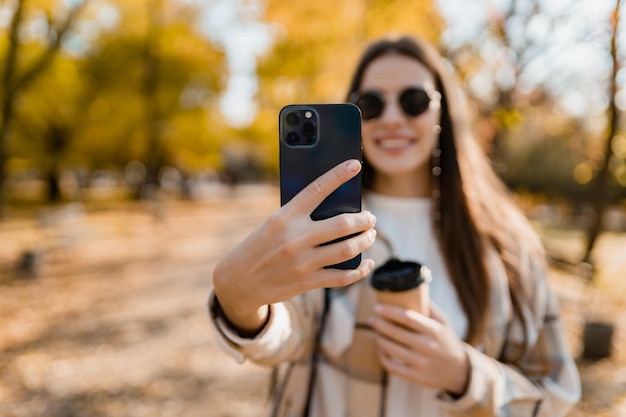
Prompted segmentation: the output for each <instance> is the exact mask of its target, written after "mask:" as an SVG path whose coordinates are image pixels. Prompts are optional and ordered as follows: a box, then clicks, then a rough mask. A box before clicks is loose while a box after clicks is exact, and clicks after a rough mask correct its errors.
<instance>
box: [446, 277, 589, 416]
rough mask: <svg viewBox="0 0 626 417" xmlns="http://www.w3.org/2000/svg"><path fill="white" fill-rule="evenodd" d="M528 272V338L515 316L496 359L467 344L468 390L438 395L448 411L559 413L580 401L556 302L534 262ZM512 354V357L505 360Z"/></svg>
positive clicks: (490, 414) (470, 412)
mask: <svg viewBox="0 0 626 417" xmlns="http://www.w3.org/2000/svg"><path fill="white" fill-rule="evenodd" d="M528 272H530V276H532V277H533V278H534V281H533V282H532V284H531V285H530V288H526V292H527V295H528V296H530V299H531V300H532V302H533V304H534V308H533V311H532V312H531V311H530V310H528V309H526V311H524V315H525V316H526V317H525V322H526V327H527V329H526V330H527V333H526V335H527V338H526V343H525V344H524V343H522V342H520V341H521V340H523V337H521V336H520V334H521V333H523V330H522V328H521V327H520V325H519V321H517V322H515V321H514V325H512V326H511V327H510V329H509V332H508V334H507V336H506V344H505V347H506V350H505V351H504V355H503V356H502V358H500V360H498V359H495V358H492V357H490V356H487V355H486V354H484V353H482V352H481V351H480V350H479V349H476V348H474V347H472V346H470V345H466V346H465V349H466V352H467V355H468V358H469V361H470V365H471V376H470V381H469V385H468V389H467V391H466V392H465V394H464V395H463V396H462V397H461V398H458V399H453V398H451V397H450V396H448V395H446V394H440V396H439V397H440V399H441V400H442V401H443V403H444V407H446V408H448V409H450V411H456V413H460V414H462V415H464V416H481V417H483V416H507V417H508V416H511V417H522V416H523V417H562V416H565V415H566V414H567V413H568V412H569V411H570V410H571V408H572V407H573V406H574V405H575V404H576V403H577V402H578V401H579V400H580V395H581V387H580V377H579V374H578V369H577V367H576V364H575V362H574V360H573V358H572V356H571V354H570V353H569V349H568V345H567V341H566V339H565V331H564V328H563V324H562V322H561V320H560V318H559V305H558V301H557V299H556V297H555V295H554V293H553V292H552V291H551V290H550V288H549V285H548V282H547V278H546V271H545V268H543V269H542V268H541V267H540V266H538V265H535V266H534V268H533V267H531V268H530V270H529V271H528ZM507 353H508V354H507ZM519 353H521V355H519ZM512 357H516V359H515V360H507V359H506V358H512ZM453 415H454V413H453Z"/></svg>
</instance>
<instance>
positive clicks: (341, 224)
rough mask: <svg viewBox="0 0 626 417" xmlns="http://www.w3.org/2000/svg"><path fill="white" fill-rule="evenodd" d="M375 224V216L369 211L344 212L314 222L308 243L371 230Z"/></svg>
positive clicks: (331, 239) (321, 241) (329, 240)
mask: <svg viewBox="0 0 626 417" xmlns="http://www.w3.org/2000/svg"><path fill="white" fill-rule="evenodd" d="M375 225H376V217H375V216H374V215H373V214H371V213H370V212H369V211H362V212H360V213H344V214H340V215H337V216H334V217H331V218H329V219H325V220H318V221H316V222H315V223H314V227H313V228H312V232H313V233H311V235H310V236H309V238H310V239H311V241H310V242H309V243H311V244H314V245H316V246H317V245H319V244H323V243H327V242H332V241H334V240H336V239H339V238H342V237H345V236H351V235H354V234H357V233H360V232H364V231H368V230H372V228H373V227H374V226H375Z"/></svg>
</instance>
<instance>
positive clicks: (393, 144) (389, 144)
mask: <svg viewBox="0 0 626 417" xmlns="http://www.w3.org/2000/svg"><path fill="white" fill-rule="evenodd" d="M410 143H411V141H410V140H408V139H385V140H382V141H380V142H379V146H380V147H381V148H383V149H398V148H403V147H405V146H408V145H409V144H410Z"/></svg>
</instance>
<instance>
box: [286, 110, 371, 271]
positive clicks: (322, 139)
mask: <svg viewBox="0 0 626 417" xmlns="http://www.w3.org/2000/svg"><path fill="white" fill-rule="evenodd" d="M278 130H279V138H280V203H281V205H285V204H286V203H287V202H289V200H291V199H292V198H293V197H294V196H295V195H296V194H298V193H299V192H300V190H302V189H303V188H304V187H306V186H307V185H308V184H310V183H311V182H313V180H315V179H316V178H317V177H319V176H320V175H322V174H323V173H325V172H326V171H328V170H330V169H331V168H333V167H334V166H336V165H338V164H339V163H341V162H344V161H347V160H348V159H358V160H359V161H361V160H362V148H361V111H360V110H359V108H358V107H357V106H355V105H354V104H350V103H339V104H290V105H287V106H285V107H283V108H282V109H281V111H280V114H279V117H278ZM360 211H361V173H359V174H358V175H357V176H356V177H354V178H352V179H351V180H350V181H348V182H346V183H344V184H342V185H341V186H340V187H339V188H338V189H337V190H335V191H334V192H333V193H332V194H331V195H329V196H328V197H327V198H326V199H325V200H324V201H323V202H322V203H321V204H320V205H319V206H318V207H317V208H316V209H315V210H314V211H313V213H311V218H312V219H313V220H322V219H327V218H329V217H333V216H336V215H338V214H341V213H358V212H360ZM348 237H350V236H346V237H343V238H341V239H346V238H348ZM341 239H338V240H341ZM334 242H336V241H333V242H328V243H326V244H330V243H334ZM360 263H361V255H358V256H356V257H355V258H353V259H350V260H348V261H345V262H341V263H339V264H335V265H330V266H329V267H331V268H339V269H355V268H356V267H357V266H358V265H359V264H360Z"/></svg>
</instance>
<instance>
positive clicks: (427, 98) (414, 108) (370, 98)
mask: <svg viewBox="0 0 626 417" xmlns="http://www.w3.org/2000/svg"><path fill="white" fill-rule="evenodd" d="M440 100H441V94H440V93H439V92H438V91H426V90H424V89H423V88H419V87H409V88H405V89H404V90H402V91H401V92H400V94H399V95H398V104H400V107H401V108H402V111H404V113H405V114H406V115H407V116H409V117H417V116H419V115H420V114H422V113H424V112H426V110H428V109H429V108H430V102H431V101H440ZM348 101H349V102H350V103H352V104H356V105H357V106H358V107H359V109H361V116H362V117H363V120H372V119H376V118H378V117H380V116H381V115H382V114H383V111H385V94H383V93H381V92H380V91H376V90H371V91H365V92H363V93H358V92H354V93H352V94H351V95H350V99H349V100H348Z"/></svg>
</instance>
